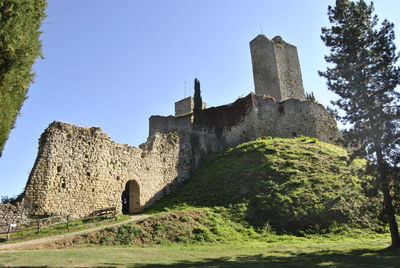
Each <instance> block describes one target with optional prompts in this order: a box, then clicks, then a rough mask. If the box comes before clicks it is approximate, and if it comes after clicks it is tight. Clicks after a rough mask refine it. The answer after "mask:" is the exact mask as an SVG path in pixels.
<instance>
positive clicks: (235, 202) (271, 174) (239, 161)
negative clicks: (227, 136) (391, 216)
mask: <svg viewBox="0 0 400 268" xmlns="http://www.w3.org/2000/svg"><path fill="white" fill-rule="evenodd" d="M363 166H364V161H362V160H355V161H352V162H351V163H349V158H348V155H347V152H346V150H344V149H342V148H340V147H337V146H334V145H331V144H327V143H323V142H319V141H317V139H312V138H307V137H299V138H296V139H285V138H264V139H257V140H255V141H251V142H247V143H244V144H241V145H239V146H237V147H234V148H231V149H228V150H227V151H224V152H222V153H219V154H217V155H215V156H214V157H212V158H211V159H209V160H208V161H207V162H205V163H204V164H203V165H202V167H200V169H198V170H197V172H195V173H194V174H193V176H192V177H191V178H190V179H189V180H188V181H187V183H186V184H184V185H183V186H182V187H181V188H180V189H179V190H178V191H177V192H176V193H175V194H173V195H172V196H170V197H168V198H166V199H164V200H161V201H160V202H158V203H157V204H155V206H153V208H152V210H151V211H165V210H176V209H187V208H190V207H197V208H199V207H216V206H217V207H224V208H226V209H227V210H228V213H226V214H227V217H229V218H230V219H232V220H234V221H236V222H241V223H242V224H244V225H250V226H253V227H256V228H272V229H273V230H275V231H277V232H278V233H295V234H296V233H303V232H319V230H321V229H326V228H329V227H331V226H333V225H337V224H340V223H345V224H349V225H352V226H358V227H359V226H362V227H366V226H369V227H370V226H372V225H374V224H375V223H376V222H375V219H374V215H377V214H378V213H377V212H376V211H377V206H378V205H377V202H376V200H371V199H367V198H366V197H365V195H364V194H363V189H362V187H361V185H362V180H361V178H360V177H359V176H358V175H359V172H360V170H361V169H362V168H363Z"/></svg>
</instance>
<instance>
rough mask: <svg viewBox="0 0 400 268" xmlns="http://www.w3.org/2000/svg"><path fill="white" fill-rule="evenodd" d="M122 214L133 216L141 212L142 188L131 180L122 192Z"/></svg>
mask: <svg viewBox="0 0 400 268" xmlns="http://www.w3.org/2000/svg"><path fill="white" fill-rule="evenodd" d="M121 200H122V213H123V214H131V213H135V212H139V211H140V210H141V209H140V187H139V184H138V183H137V181H135V180H130V181H128V182H127V183H126V184H125V190H124V191H123V192H122V196H121Z"/></svg>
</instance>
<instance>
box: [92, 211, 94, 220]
mask: <svg viewBox="0 0 400 268" xmlns="http://www.w3.org/2000/svg"><path fill="white" fill-rule="evenodd" d="M92 223H94V211H93V212H92Z"/></svg>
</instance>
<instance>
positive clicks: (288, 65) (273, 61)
mask: <svg viewBox="0 0 400 268" xmlns="http://www.w3.org/2000/svg"><path fill="white" fill-rule="evenodd" d="M250 50H251V60H252V64H253V77H254V87H255V93H256V94H264V95H267V96H272V97H274V98H275V100H276V101H281V100H285V99H290V98H293V99H300V100H302V99H305V95H304V88H303V80H302V78H301V70H300V62H299V58H298V55H297V48H296V47H295V46H293V45H291V44H288V43H286V42H285V41H283V39H282V38H281V37H280V36H275V37H274V38H273V39H272V40H269V39H268V38H267V37H266V36H265V35H263V34H260V35H258V36H257V37H256V38H254V39H253V40H252V41H251V42H250Z"/></svg>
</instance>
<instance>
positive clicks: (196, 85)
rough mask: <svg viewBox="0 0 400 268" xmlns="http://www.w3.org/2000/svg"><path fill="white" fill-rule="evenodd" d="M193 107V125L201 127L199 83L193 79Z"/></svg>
mask: <svg viewBox="0 0 400 268" xmlns="http://www.w3.org/2000/svg"><path fill="white" fill-rule="evenodd" d="M193 101H194V107H193V116H194V118H193V123H194V124H195V125H201V124H202V123H203V120H202V117H201V110H202V109H203V100H202V99H201V92H200V81H199V80H198V79H197V78H195V79H194V98H193Z"/></svg>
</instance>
